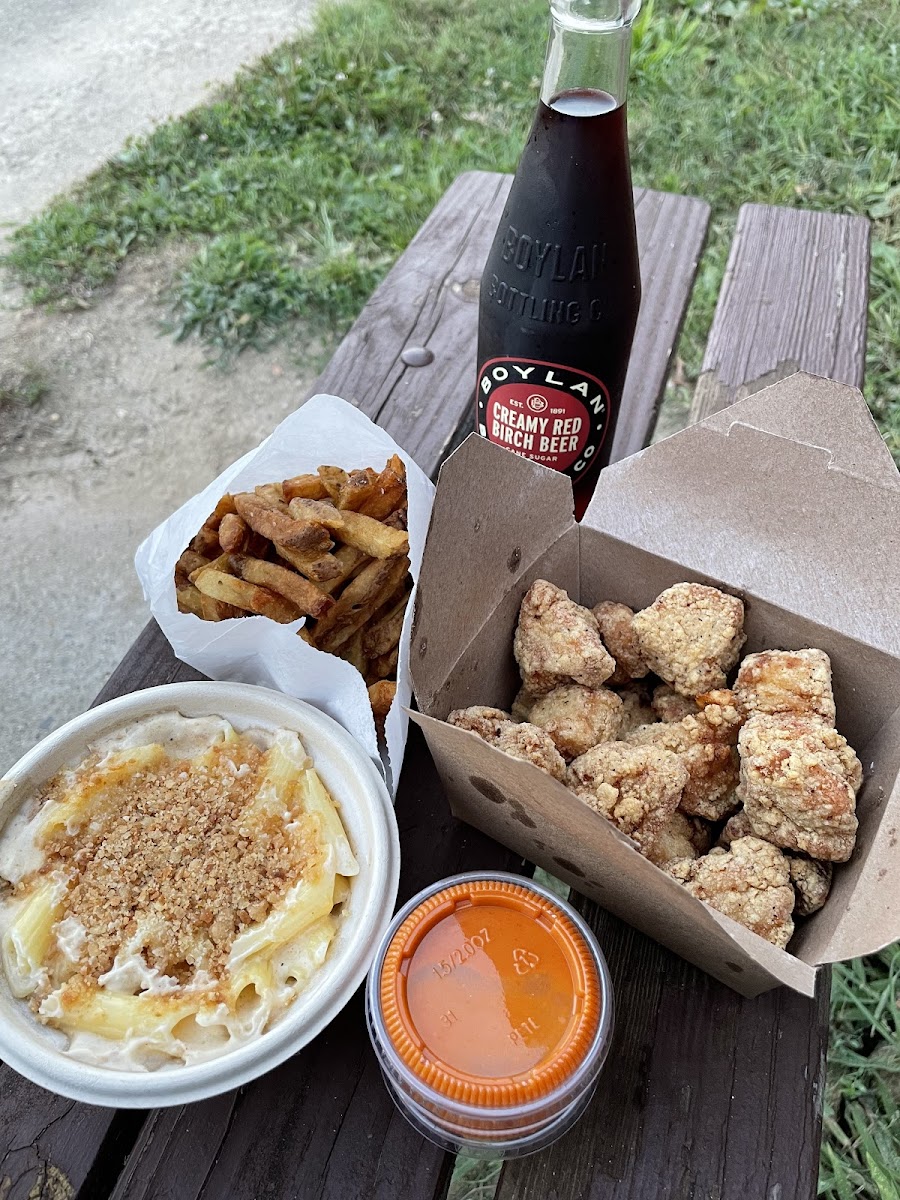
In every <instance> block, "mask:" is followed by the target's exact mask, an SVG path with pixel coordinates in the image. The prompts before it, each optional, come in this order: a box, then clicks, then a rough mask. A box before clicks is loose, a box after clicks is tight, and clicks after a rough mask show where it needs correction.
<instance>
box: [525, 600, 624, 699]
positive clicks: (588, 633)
mask: <svg viewBox="0 0 900 1200" xmlns="http://www.w3.org/2000/svg"><path fill="white" fill-rule="evenodd" d="M513 653H514V654H515V656H516V662H517V663H518V664H519V670H520V672H521V674H522V683H523V685H524V686H525V688H526V689H527V690H528V691H529V692H534V693H536V694H538V695H545V694H546V693H547V692H552V691H553V689H554V688H555V687H559V685H560V684H562V683H580V684H583V686H584V687H589V688H598V687H601V686H602V685H603V684H604V683H605V682H606V680H607V679H609V677H610V675H612V673H613V671H615V669H616V664H615V660H614V659H613V657H612V655H611V654H610V653H609V651H608V650H607V649H606V647H605V646H604V645H603V642H602V641H601V639H600V633H599V631H598V629H597V619H596V617H595V616H594V614H593V613H592V612H591V611H590V609H588V608H582V606H581V605H580V604H576V603H575V601H574V600H570V599H569V597H568V596H567V595H566V593H565V592H564V591H563V590H562V588H558V587H556V586H555V585H554V584H552V583H548V582H547V580H546V579H537V580H535V582H534V583H533V584H532V585H531V587H530V588H529V589H528V591H527V592H526V593H525V598H524V599H523V601H522V607H521V608H520V610H519V623H518V625H517V626H516V635H515V638H514V639H513Z"/></svg>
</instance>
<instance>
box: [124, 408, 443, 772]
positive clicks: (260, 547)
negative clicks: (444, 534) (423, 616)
mask: <svg viewBox="0 0 900 1200" xmlns="http://www.w3.org/2000/svg"><path fill="white" fill-rule="evenodd" d="M433 495H434V486H433V484H432V483H431V481H430V480H429V479H428V477H427V476H426V475H425V474H424V473H423V472H422V471H421V470H420V469H419V468H418V467H417V466H416V464H415V462H413V460H412V459H411V458H410V457H409V456H408V455H407V454H405V453H404V452H403V451H402V450H400V448H399V447H398V446H397V445H396V444H395V443H394V441H393V440H392V439H391V438H390V437H389V436H388V435H387V434H386V433H385V432H384V431H383V430H381V429H379V428H378V427H377V426H376V425H373V424H372V422H371V421H370V420H369V419H368V417H366V416H364V415H363V414H362V413H361V412H359V410H358V409H356V408H354V407H353V406H352V405H351V404H347V403H346V402H345V401H344V400H339V399H338V398H337V397H336V396H314V397H313V398H312V399H311V400H309V401H308V402H307V403H306V404H305V405H303V407H302V408H300V409H299V410H298V411H297V412H295V413H292V414H291V416H289V417H287V418H286V419H285V420H284V421H282V423H281V424H280V425H279V426H278V428H277V429H275V430H274V432H273V433H272V434H271V435H270V436H269V437H268V438H266V440H265V441H264V442H262V443H261V445H259V446H258V447H257V448H256V449H255V450H252V451H250V453H249V454H246V455H244V457H243V458H241V459H240V460H239V461H238V462H236V463H234V464H233V465H232V466H230V467H228V468H227V469H226V470H225V471H223V472H222V474H221V475H220V476H219V477H218V478H217V479H216V480H214V481H213V482H212V483H211V484H210V485H209V486H208V487H207V488H205V489H204V491H202V492H200V493H199V494H198V495H196V496H194V497H193V498H192V499H191V500H188V501H187V503H185V504H183V505H182V506H181V508H179V509H178V511H177V512H175V513H173V514H172V516H171V517H169V518H168V520H166V521H164V522H163V523H162V524H161V525H160V526H159V527H158V528H157V529H155V530H154V531H153V533H151V534H150V536H149V537H148V538H147V539H146V540H145V541H144V542H143V543H142V544H141V546H140V547H139V549H138V551H137V554H136V556H135V567H136V569H137V573H138V576H139V578H140V581H141V585H142V587H143V589H144V595H145V597H146V599H147V601H148V603H149V605H150V611H151V612H152V614H153V616H154V617H155V618H156V620H157V622H158V623H159V626H160V628H161V629H162V631H163V633H164V634H165V635H166V637H167V638H168V640H169V642H170V644H171V646H172V649H173V650H174V652H175V654H176V655H177V656H178V657H179V658H180V659H182V661H184V662H186V663H189V664H190V665H191V666H193V667H196V669H197V670H198V671H202V672H203V673H204V674H205V675H208V676H209V677H210V678H212V679H230V680H236V681H238V682H242V683H254V684H259V685H262V686H264V687H271V688H275V689H277V690H278V691H281V692H285V693H287V694H288V695H291V696H296V697H297V698H298V699H301V700H306V701H308V702H309V703H310V704H314V705H315V706H316V707H317V708H320V709H322V711H323V712H327V713H328V714H329V715H330V716H332V717H334V719H335V720H337V721H339V722H340V723H341V724H342V725H343V726H344V728H345V729H347V730H348V732H350V733H351V734H352V735H353V736H354V737H355V738H356V739H357V740H358V741H359V742H360V743H361V744H362V745H363V746H364V747H365V749H366V750H367V752H368V753H369V754H370V755H371V756H372V758H373V759H375V760H376V761H377V762H381V763H382V764H383V766H384V767H385V769H386V773H387V776H388V782H389V785H390V786H391V787H392V789H393V790H394V791H396V786H397V780H398V779H399V775H400V766H401V764H402V761H403V752H404V749H405V746H406V732H407V719H406V716H405V714H404V711H403V710H404V707H405V706H406V705H408V704H409V701H410V694H411V690H410V680H409V664H408V656H409V627H410V623H411V621H412V600H413V597H414V590H415V584H416V580H417V579H418V574H419V565H420V563H421V560H422V552H423V549H424V545H425V536H426V533H427V531H428V522H429V519H430V516H431V504H432V498H433Z"/></svg>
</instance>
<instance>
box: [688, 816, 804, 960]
mask: <svg viewBox="0 0 900 1200" xmlns="http://www.w3.org/2000/svg"><path fill="white" fill-rule="evenodd" d="M669 874H670V875H672V876H673V877H674V878H675V879H678V880H679V881H680V882H681V883H683V884H684V886H685V887H686V888H687V890H688V891H689V892H690V893H691V895H692V896H696V897H697V899H698V900H705V901H706V903H707V904H709V905H710V906H711V907H712V908H715V909H717V910H718V911H719V912H721V913H724V914H725V915H726V916H727V917H731V918H732V920H734V921H739V922H740V923H741V925H744V926H746V927H747V929H750V930H752V932H753V933H757V934H759V936H760V937H763V938H765V939H766V941H768V942H771V943H772V944H773V945H775V946H780V947H781V948H782V949H783V948H784V947H785V946H787V944H788V942H789V941H790V939H791V935H792V934H793V932H794V922H793V920H792V919H791V913H792V911H793V908H794V889H793V888H792V887H791V876H790V867H789V864H788V860H787V859H786V858H785V857H784V855H783V854H782V853H781V851H780V850H779V849H778V847H777V846H773V845H771V844H770V843H769V842H764V841H762V839H761V838H755V837H744V838H736V839H735V841H733V842H732V843H731V849H730V850H711V851H710V852H709V854H707V855H705V856H704V857H703V858H698V859H697V860H696V861H694V862H691V861H690V860H681V861H679V862H676V863H675V864H674V865H673V866H671V867H670V868H669Z"/></svg>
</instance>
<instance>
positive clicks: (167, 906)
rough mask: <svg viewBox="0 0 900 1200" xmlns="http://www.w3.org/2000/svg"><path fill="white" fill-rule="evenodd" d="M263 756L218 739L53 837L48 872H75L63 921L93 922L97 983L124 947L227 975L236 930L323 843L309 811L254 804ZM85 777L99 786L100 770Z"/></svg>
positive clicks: (273, 899) (130, 783)
mask: <svg viewBox="0 0 900 1200" xmlns="http://www.w3.org/2000/svg"><path fill="white" fill-rule="evenodd" d="M265 763H266V753H265V752H264V751H262V750H260V749H259V748H258V747H256V746H255V745H253V744H252V743H251V742H250V741H249V740H248V739H244V738H239V739H238V741H237V742H234V741H232V742H229V743H227V744H225V745H221V746H218V745H217V746H214V747H212V748H211V750H210V751H209V752H208V754H207V756H206V759H205V763H204V764H203V765H198V764H196V763H192V762H190V761H187V760H182V761H177V760H172V759H165V760H163V761H162V762H161V763H160V764H159V765H158V766H155V767H151V768H144V769H142V770H140V771H138V772H136V773H135V774H134V775H132V776H131V777H129V778H128V779H127V780H125V781H124V782H121V783H119V784H117V785H116V786H115V787H114V788H112V789H111V790H110V791H109V793H107V794H105V795H104V796H103V799H102V802H101V803H100V804H99V806H97V807H95V808H92V809H90V810H89V811H88V814H87V819H86V821H85V822H83V823H82V825H81V827H80V828H78V829H76V830H75V831H74V832H71V833H70V832H69V831H68V830H66V829H59V830H57V831H55V832H54V833H53V834H52V835H51V836H50V837H49V838H48V840H47V843H46V850H47V859H46V862H45V865H44V867H43V868H42V871H43V872H45V873H50V872H53V871H56V870H59V869H60V868H62V869H63V870H64V871H65V872H66V874H67V875H68V876H70V877H71V879H72V882H71V884H70V887H69V890H68V892H67V894H66V897H65V901H64V911H63V913H62V915H61V919H67V918H74V919H75V920H76V921H78V922H80V923H81V925H82V926H83V927H84V929H85V931H86V936H85V939H84V942H83V945H82V947H81V950H80V953H79V957H78V964H77V971H78V973H79V974H80V975H81V976H82V977H84V978H85V979H90V980H94V981H96V979H97V978H98V977H99V976H100V975H103V974H104V973H105V972H107V971H109V970H110V969H111V968H112V966H113V963H114V960H115V958H116V955H117V954H120V953H123V952H126V947H127V953H129V954H140V955H142V957H143V958H144V960H145V962H146V963H147V965H148V966H149V967H151V968H153V967H155V968H158V969H159V971H160V972H161V973H163V974H165V975H169V976H172V977H174V978H175V979H177V980H178V982H179V983H181V984H185V983H188V982H190V979H191V977H192V976H193V975H194V973H195V971H198V970H203V971H205V972H207V973H208V975H209V976H210V978H211V979H212V980H217V979H221V977H222V976H223V974H224V967H225V964H226V962H227V960H228V956H229V953H230V950H231V947H232V944H233V943H234V941H235V939H236V938H237V936H238V935H239V934H240V933H241V932H242V931H243V930H244V929H246V928H247V927H248V926H250V925H255V924H257V923H258V922H260V921H263V920H265V918H266V917H267V916H268V914H269V913H270V912H271V910H272V909H273V907H275V906H276V905H277V904H278V903H279V901H280V900H281V899H282V897H283V896H284V894H285V892H286V891H287V889H288V887H289V886H290V885H291V884H292V883H294V882H296V880H297V879H298V878H300V877H301V876H302V875H303V874H304V873H305V872H306V871H307V870H309V869H310V868H311V867H312V866H313V864H314V862H315V859H316V855H317V853H319V852H320V849H319V839H318V837H317V836H316V829H315V826H314V824H313V823H312V822H311V821H309V819H308V818H306V817H304V816H303V815H302V814H299V815H296V816H295V815H293V814H285V812H283V811H282V812H277V813H274V812H271V811H267V810H264V809H259V808H258V809H257V810H256V811H252V812H251V808H252V806H253V803H254V801H255V799H256V798H257V795H258V793H259V789H260V784H261V782H262V778H263V775H264V771H265ZM78 780H79V782H81V783H86V784H87V785H88V786H90V785H91V784H92V783H97V784H99V783H100V782H101V780H102V768H101V769H100V770H99V772H98V768H97V767H96V765H92V766H88V767H87V768H86V769H83V770H82V772H79V775H78ZM50 791H51V796H50V797H48V801H49V800H50V799H51V798H52V795H53V794H55V793H54V789H53V788H52V787H51V789H50ZM286 818H287V819H286ZM289 821H296V822H297V824H296V825H295V826H294V828H293V829H291V830H289V829H288V828H287V825H288V823H289Z"/></svg>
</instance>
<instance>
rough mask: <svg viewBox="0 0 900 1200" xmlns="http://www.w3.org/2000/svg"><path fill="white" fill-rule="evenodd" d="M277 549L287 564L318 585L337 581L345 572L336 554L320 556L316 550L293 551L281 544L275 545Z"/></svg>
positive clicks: (258, 556) (256, 555)
mask: <svg viewBox="0 0 900 1200" xmlns="http://www.w3.org/2000/svg"><path fill="white" fill-rule="evenodd" d="M275 549H276V551H277V552H278V554H279V555H280V557H281V558H283V559H284V560H285V562H288V563H290V564H291V566H292V567H293V568H294V570H295V571H299V572H300V574H301V575H305V576H306V577H307V579H314V580H315V581H316V583H327V582H328V581H329V580H331V579H334V580H336V579H337V578H338V577H339V576H340V575H341V574H342V573H343V570H344V568H343V566H342V565H341V562H340V560H339V559H338V558H337V556H336V555H335V554H331V553H326V554H319V553H318V552H317V551H315V550H310V551H305V550H292V549H291V548H290V546H282V545H281V543H280V542H276V543H275ZM253 557H254V558H260V557H261V555H259V554H254V556H253Z"/></svg>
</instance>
